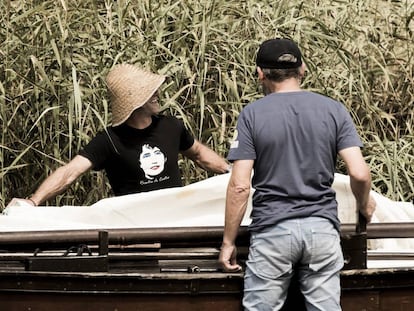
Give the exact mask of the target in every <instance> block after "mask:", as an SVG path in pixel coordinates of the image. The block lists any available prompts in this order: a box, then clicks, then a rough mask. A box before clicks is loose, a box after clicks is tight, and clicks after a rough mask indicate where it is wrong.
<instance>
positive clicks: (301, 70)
mask: <svg viewBox="0 0 414 311" xmlns="http://www.w3.org/2000/svg"><path fill="white" fill-rule="evenodd" d="M305 72H306V65H305V63H302V65H301V66H300V68H299V74H300V77H301V78H303V77H304V76H305Z"/></svg>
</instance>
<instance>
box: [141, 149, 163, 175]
mask: <svg viewBox="0 0 414 311" xmlns="http://www.w3.org/2000/svg"><path fill="white" fill-rule="evenodd" d="M165 161H166V158H165V156H164V154H163V153H162V152H161V150H160V149H159V148H158V147H151V146H150V145H148V144H146V145H143V146H142V152H141V154H140V155H139V162H140V164H141V165H140V166H141V168H142V170H143V171H144V173H145V177H146V178H148V179H154V176H157V175H159V174H161V172H162V171H163V170H164V164H165Z"/></svg>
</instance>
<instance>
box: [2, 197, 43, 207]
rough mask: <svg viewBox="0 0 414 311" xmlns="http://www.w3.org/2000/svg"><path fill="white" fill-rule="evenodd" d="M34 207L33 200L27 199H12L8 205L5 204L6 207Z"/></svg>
mask: <svg viewBox="0 0 414 311" xmlns="http://www.w3.org/2000/svg"><path fill="white" fill-rule="evenodd" d="M29 205H30V206H36V203H35V202H34V201H33V200H29V199H21V198H13V199H12V200H11V201H10V202H9V204H7V206H6V208H7V207H10V206H29Z"/></svg>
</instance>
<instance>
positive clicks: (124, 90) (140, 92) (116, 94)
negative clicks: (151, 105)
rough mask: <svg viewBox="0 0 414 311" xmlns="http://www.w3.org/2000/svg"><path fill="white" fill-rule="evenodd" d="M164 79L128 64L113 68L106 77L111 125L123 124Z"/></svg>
mask: <svg viewBox="0 0 414 311" xmlns="http://www.w3.org/2000/svg"><path fill="white" fill-rule="evenodd" d="M164 80H165V77H164V76H161V75H157V74H154V73H152V72H149V71H146V70H143V69H141V68H139V67H136V66H134V65H129V64H121V65H117V66H115V67H114V68H113V69H112V70H111V71H110V72H109V73H108V75H107V76H106V84H107V86H108V90H109V93H110V97H111V103H112V125H113V126H117V125H119V124H121V123H123V122H125V121H126V120H127V119H128V118H129V116H130V115H131V114H132V112H133V111H134V110H135V109H137V108H139V107H141V106H143V105H144V104H145V103H146V102H147V101H148V100H149V99H150V98H151V96H152V95H154V93H155V92H156V91H157V90H158V88H159V87H160V86H161V84H162V83H163V82H164Z"/></svg>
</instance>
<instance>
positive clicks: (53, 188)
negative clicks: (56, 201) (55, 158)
mask: <svg viewBox="0 0 414 311" xmlns="http://www.w3.org/2000/svg"><path fill="white" fill-rule="evenodd" d="M91 168H92V162H91V161H89V160H88V159H87V158H85V157H83V156H80V155H77V156H76V157H74V158H73V159H72V160H71V161H70V162H69V163H68V164H66V165H64V166H61V167H59V168H58V169H56V170H55V171H54V172H53V173H52V174H50V175H49V176H48V177H47V178H46V179H45V180H44V181H43V183H42V184H41V185H40V186H39V188H38V189H37V190H36V192H35V193H34V194H33V195H32V196H31V197H30V198H28V199H19V198H13V199H12V200H11V202H10V203H9V204H8V206H12V205H15V204H16V201H18V200H25V201H26V202H28V203H30V204H32V205H40V204H42V203H43V202H45V201H47V200H48V199H51V198H54V197H55V196H56V195H58V194H60V193H62V192H63V191H65V190H66V189H67V188H68V187H69V185H71V184H72V183H73V182H74V181H75V180H76V179H77V178H78V177H79V176H80V175H82V174H83V173H85V172H86V171H88V170H89V169H91Z"/></svg>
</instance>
